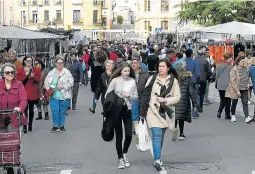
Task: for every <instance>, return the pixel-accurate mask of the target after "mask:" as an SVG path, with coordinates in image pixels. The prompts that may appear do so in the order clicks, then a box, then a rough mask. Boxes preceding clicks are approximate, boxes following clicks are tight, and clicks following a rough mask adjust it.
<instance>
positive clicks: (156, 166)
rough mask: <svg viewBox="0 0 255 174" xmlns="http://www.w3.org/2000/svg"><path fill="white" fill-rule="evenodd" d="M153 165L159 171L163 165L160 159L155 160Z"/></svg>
mask: <svg viewBox="0 0 255 174" xmlns="http://www.w3.org/2000/svg"><path fill="white" fill-rule="evenodd" d="M153 166H154V167H155V169H157V170H158V171H161V170H162V168H163V167H164V165H163V162H162V161H161V160H156V161H155V162H154V163H153Z"/></svg>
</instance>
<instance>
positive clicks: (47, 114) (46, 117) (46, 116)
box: [44, 112, 49, 120]
mask: <svg viewBox="0 0 255 174" xmlns="http://www.w3.org/2000/svg"><path fill="white" fill-rule="evenodd" d="M44 120H49V113H48V112H46V113H45V117H44Z"/></svg>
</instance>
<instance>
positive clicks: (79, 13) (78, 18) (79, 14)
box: [73, 10, 81, 23]
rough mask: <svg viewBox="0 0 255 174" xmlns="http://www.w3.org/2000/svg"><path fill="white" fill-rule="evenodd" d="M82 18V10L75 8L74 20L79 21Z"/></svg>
mask: <svg viewBox="0 0 255 174" xmlns="http://www.w3.org/2000/svg"><path fill="white" fill-rule="evenodd" d="M80 20H81V11H80V10H74V11H73V22H74V23H79V22H80Z"/></svg>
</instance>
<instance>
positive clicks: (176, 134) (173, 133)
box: [172, 128, 179, 141]
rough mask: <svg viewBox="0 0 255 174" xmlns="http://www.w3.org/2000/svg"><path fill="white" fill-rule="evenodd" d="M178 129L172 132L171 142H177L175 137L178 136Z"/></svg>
mask: <svg viewBox="0 0 255 174" xmlns="http://www.w3.org/2000/svg"><path fill="white" fill-rule="evenodd" d="M178 132H179V131H178V129H177V128H175V129H174V130H173V132H172V141H176V140H177V136H178Z"/></svg>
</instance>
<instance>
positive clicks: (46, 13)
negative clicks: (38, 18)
mask: <svg viewBox="0 0 255 174" xmlns="http://www.w3.org/2000/svg"><path fill="white" fill-rule="evenodd" d="M49 19H50V14H49V10H44V22H48V21H49Z"/></svg>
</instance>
